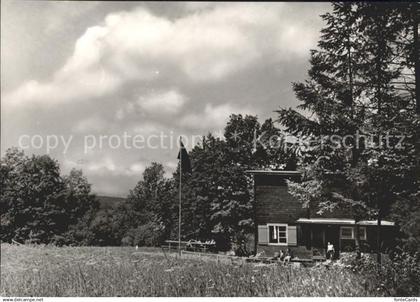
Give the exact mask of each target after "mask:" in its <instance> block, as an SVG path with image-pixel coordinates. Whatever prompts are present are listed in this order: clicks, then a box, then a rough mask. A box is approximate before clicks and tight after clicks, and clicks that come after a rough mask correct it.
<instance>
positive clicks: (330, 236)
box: [325, 224, 340, 258]
mask: <svg viewBox="0 0 420 302" xmlns="http://www.w3.org/2000/svg"><path fill="white" fill-rule="evenodd" d="M339 231H340V227H339V226H338V225H331V224H329V225H327V228H326V232H325V239H326V240H325V250H327V244H328V242H330V243H331V244H332V245H334V250H335V254H334V256H335V257H334V258H338V257H339V256H340V246H339V243H340V232H339Z"/></svg>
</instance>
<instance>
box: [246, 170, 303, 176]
mask: <svg viewBox="0 0 420 302" xmlns="http://www.w3.org/2000/svg"><path fill="white" fill-rule="evenodd" d="M245 173H249V174H254V175H255V174H262V175H286V176H295V175H300V174H302V173H301V172H299V171H285V170H246V171H245Z"/></svg>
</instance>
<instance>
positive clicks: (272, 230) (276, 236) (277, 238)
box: [267, 224, 287, 245]
mask: <svg viewBox="0 0 420 302" xmlns="http://www.w3.org/2000/svg"><path fill="white" fill-rule="evenodd" d="M267 226H268V240H269V241H268V242H269V244H272V245H287V224H268V225H267Z"/></svg>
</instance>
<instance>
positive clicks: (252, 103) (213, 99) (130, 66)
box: [1, 1, 329, 196]
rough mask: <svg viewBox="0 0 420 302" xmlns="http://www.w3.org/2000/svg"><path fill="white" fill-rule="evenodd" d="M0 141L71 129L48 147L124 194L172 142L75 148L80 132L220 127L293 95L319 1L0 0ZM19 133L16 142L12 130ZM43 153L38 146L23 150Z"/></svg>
mask: <svg viewBox="0 0 420 302" xmlns="http://www.w3.org/2000/svg"><path fill="white" fill-rule="evenodd" d="M1 5H2V7H1V87H2V92H1V96H2V119H1V126H2V136H1V152H2V155H3V154H4V152H5V150H6V149H7V148H10V147H12V146H18V145H19V139H20V138H21V137H22V135H26V138H27V139H26V140H25V143H28V141H29V140H30V138H31V137H33V136H34V135H40V136H41V137H46V136H47V135H57V136H62V137H63V138H64V139H68V137H69V136H73V139H72V141H71V143H70V144H69V147H68V149H67V150H66V152H64V146H63V145H61V144H60V146H58V147H57V148H55V149H54V150H50V155H51V156H52V157H54V158H56V159H57V160H58V161H59V162H60V166H61V167H62V172H63V173H68V171H69V170H70V169H71V168H78V169H83V172H84V174H85V175H86V176H87V177H88V179H89V181H90V182H91V183H92V184H93V190H94V191H95V192H96V193H98V194H108V195H115V196H118V195H119V196H126V195H127V193H128V190H129V189H130V188H132V187H133V186H134V185H135V183H136V182H137V181H138V180H139V179H140V178H141V173H142V171H143V170H144V168H145V167H146V166H147V165H148V164H150V163H151V162H152V161H158V162H161V163H162V164H164V166H165V168H166V170H167V173H168V175H169V174H170V173H172V172H173V171H174V168H175V167H176V163H177V161H176V156H177V150H176V148H172V149H171V148H157V149H152V148H143V149H138V148H124V147H121V148H116V149H113V148H111V146H109V145H107V146H102V148H100V149H99V148H92V149H90V150H88V152H85V151H86V148H85V142H86V136H89V135H91V136H95V137H98V136H99V135H108V136H110V135H114V134H115V135H119V136H122V135H123V133H124V132H125V133H127V134H128V135H136V134H141V135H143V136H145V137H147V136H150V135H153V134H159V133H165V134H167V135H171V134H172V135H173V136H174V138H175V139H176V136H177V135H178V134H184V135H193V134H197V135H198V134H206V133H208V132H215V133H217V131H220V130H221V129H223V127H224V125H225V123H226V121H227V118H228V116H229V114H231V113H243V114H246V113H250V114H256V115H258V116H259V117H260V118H261V119H264V118H267V117H275V115H274V113H273V110H276V109H277V108H279V107H293V106H296V104H297V103H296V99H295V97H294V94H293V91H292V89H291V82H294V81H301V80H303V79H304V78H305V76H306V72H307V68H308V59H309V50H310V49H311V48H314V47H316V42H317V40H318V38H319V31H320V29H321V27H322V26H323V23H322V20H321V18H320V17H319V15H320V14H322V13H325V12H326V11H327V10H328V9H329V4H328V3H232V2H230V3H220V2H219V3H202V2H200V3H194V2H182V3H181V2H179V3H177V2H172V3H159V2H147V3H144V2H77V1H63V2H61V1H60V2H59V1H57V2H54V1H2V4H1ZM21 142H22V141H21ZM25 152H26V153H27V154H32V153H35V154H44V153H46V149H45V148H44V147H41V148H34V147H33V146H32V147H30V148H28V149H26V150H25Z"/></svg>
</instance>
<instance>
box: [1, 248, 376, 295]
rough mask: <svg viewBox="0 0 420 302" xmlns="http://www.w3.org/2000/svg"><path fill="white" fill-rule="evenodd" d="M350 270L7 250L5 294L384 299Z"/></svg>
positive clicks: (152, 253)
mask: <svg viewBox="0 0 420 302" xmlns="http://www.w3.org/2000/svg"><path fill="white" fill-rule="evenodd" d="M373 282H374V280H371V279H369V278H364V277H363V276H360V275H356V274H354V273H352V272H351V271H348V270H346V269H345V268H339V267H331V268H326V267H324V266H321V267H312V268H303V267H293V266H282V265H264V266H261V265H260V266H257V265H252V264H226V263H217V262H215V261H208V260H207V261H206V260H204V259H201V260H200V259H184V258H182V259H179V258H178V257H175V256H174V255H171V256H165V255H164V254H163V253H162V252H161V251H160V250H158V249H139V250H138V251H136V250H135V249H134V248H130V247H37V246H13V245H8V244H2V246H1V292H0V294H1V296H3V297H4V296H44V297H46V296H372V295H379V296H382V295H384V293H383V292H382V291H380V290H377V289H376V288H375V285H374V283H373Z"/></svg>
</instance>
